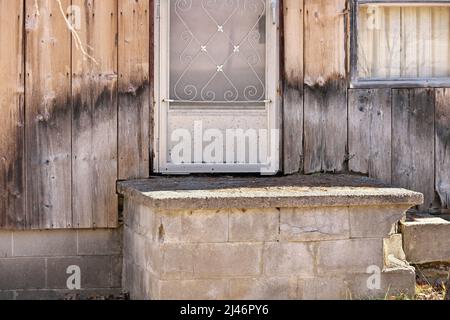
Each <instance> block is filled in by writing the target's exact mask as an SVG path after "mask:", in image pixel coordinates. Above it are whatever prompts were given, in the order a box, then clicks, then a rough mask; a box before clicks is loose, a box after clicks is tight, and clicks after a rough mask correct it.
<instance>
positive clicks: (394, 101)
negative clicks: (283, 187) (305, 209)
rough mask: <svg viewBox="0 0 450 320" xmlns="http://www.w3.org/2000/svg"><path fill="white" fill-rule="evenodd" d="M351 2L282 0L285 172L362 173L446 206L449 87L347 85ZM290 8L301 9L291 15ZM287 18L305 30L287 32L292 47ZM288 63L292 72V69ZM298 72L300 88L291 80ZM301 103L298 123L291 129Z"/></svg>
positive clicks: (430, 204) (431, 205)
mask: <svg viewBox="0 0 450 320" xmlns="http://www.w3.org/2000/svg"><path fill="white" fill-rule="evenodd" d="M350 5H351V2H350V1H345V0H327V1H326V0H323V1H321V0H319V1H317V0H304V1H303V11H302V10H301V8H299V6H300V4H299V3H297V2H296V3H295V4H293V3H292V2H290V1H286V0H285V1H284V8H283V9H284V11H285V14H284V19H285V21H284V25H285V26H284V34H285V37H284V40H285V41H284V46H285V47H284V50H285V55H284V58H285V60H284V61H283V64H284V66H285V74H284V77H285V78H284V108H283V112H284V114H283V117H284V119H288V120H287V124H286V120H285V125H284V130H285V132H284V137H285V139H284V144H283V148H284V156H285V158H284V169H285V173H287V174H290V173H293V172H301V173H307V174H310V173H316V172H345V171H349V172H354V173H358V174H363V175H368V176H370V177H373V178H377V179H380V180H382V181H385V182H387V183H392V184H394V185H397V186H400V187H404V188H409V189H412V190H415V191H420V192H422V193H424V195H425V204H424V205H423V206H421V207H420V209H422V210H430V209H432V210H438V211H444V210H448V209H449V206H450V93H449V92H450V91H449V89H441V88H431V89H419V88H416V89H415V88H411V89H395V88H394V87H389V86H387V87H385V88H373V89H350V76H349V71H348V70H350V67H351V61H350V36H351V33H350V31H351V27H350V16H349V14H348V13H349V10H350V9H351V8H350ZM291 7H293V8H295V10H297V11H298V12H302V13H303V14H298V15H297V17H296V18H294V17H292V16H290V15H289V10H290V9H291ZM298 19H303V23H302V22H299V21H298ZM294 24H299V25H302V24H303V30H304V31H303V36H302V35H297V36H296V37H295V38H294V39H295V41H297V42H298V41H301V43H298V44H296V46H297V48H293V47H292V46H293V45H292V43H293V40H292V39H291V38H290V36H289V34H290V32H291V30H293V29H296V27H295V26H294ZM297 30H299V29H298V28H297ZM286 35H288V36H286ZM296 50H297V51H296ZM295 51H296V52H297V54H295ZM444 51H445V50H444ZM445 54H446V53H443V55H444V58H442V59H445ZM300 57H304V58H303V65H302V64H301V58H300ZM292 66H295V70H297V73H294V74H292V73H293V72H292V70H293V69H294V68H293V67H292ZM303 70H304V71H303ZM302 76H303V83H304V87H303V88H300V87H298V86H297V87H296V86H295V83H298V81H299V80H298V77H302ZM293 79H294V81H293ZM292 83H294V85H292ZM293 92H294V93H293ZM302 97H303V99H302ZM294 106H296V107H294ZM302 109H303V111H304V121H303V123H302V124H301V125H300V124H298V125H294V126H295V128H292V125H293V123H298V122H299V121H300V120H298V119H299V116H298V115H299V110H302ZM294 119H295V120H294ZM299 130H303V135H302V138H300V137H299ZM295 136H297V139H294V138H293V137H295ZM295 142H298V143H300V142H302V143H303V148H299V147H298V146H297V145H295ZM293 144H294V146H293ZM299 155H301V156H300V158H299Z"/></svg>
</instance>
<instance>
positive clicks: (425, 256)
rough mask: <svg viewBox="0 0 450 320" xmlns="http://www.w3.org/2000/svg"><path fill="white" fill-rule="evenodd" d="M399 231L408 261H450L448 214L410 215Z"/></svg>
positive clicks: (449, 219)
mask: <svg viewBox="0 0 450 320" xmlns="http://www.w3.org/2000/svg"><path fill="white" fill-rule="evenodd" d="M401 231H402V234H403V244H404V245H403V246H404V250H405V253H406V258H407V260H408V261H409V262H411V263H415V264H421V263H428V262H450V216H442V217H433V216H430V215H415V216H411V218H410V219H409V221H406V222H402V224H401Z"/></svg>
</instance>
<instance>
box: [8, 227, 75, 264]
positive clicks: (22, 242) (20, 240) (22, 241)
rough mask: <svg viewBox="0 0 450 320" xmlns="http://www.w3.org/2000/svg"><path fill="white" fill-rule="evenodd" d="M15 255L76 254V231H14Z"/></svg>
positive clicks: (50, 255)
mask: <svg viewBox="0 0 450 320" xmlns="http://www.w3.org/2000/svg"><path fill="white" fill-rule="evenodd" d="M13 247H14V256H15V257H53V256H71V255H72V256H76V255H77V231H76V230H54V231H15V232H14V233H13Z"/></svg>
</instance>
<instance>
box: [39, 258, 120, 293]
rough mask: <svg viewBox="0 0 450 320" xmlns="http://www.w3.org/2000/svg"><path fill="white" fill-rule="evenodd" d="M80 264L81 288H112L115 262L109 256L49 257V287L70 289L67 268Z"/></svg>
mask: <svg viewBox="0 0 450 320" xmlns="http://www.w3.org/2000/svg"><path fill="white" fill-rule="evenodd" d="M70 266H78V267H79V268H80V269H81V288H82V289H89V288H111V287H112V286H113V283H112V282H113V281H112V278H113V267H112V266H113V264H112V257H109V256H98V257H96V256H84V257H69V258H65V257H64V258H61V257H58V258H48V260H47V288H49V289H68V288H67V279H68V278H69V277H70V276H71V274H67V268H68V267H70Z"/></svg>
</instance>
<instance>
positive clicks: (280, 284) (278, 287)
mask: <svg viewBox="0 0 450 320" xmlns="http://www.w3.org/2000/svg"><path fill="white" fill-rule="evenodd" d="M230 299H232V300H295V299H297V278H295V277H293V278H292V277H291V278H289V277H273V278H251V279H231V280H230Z"/></svg>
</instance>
